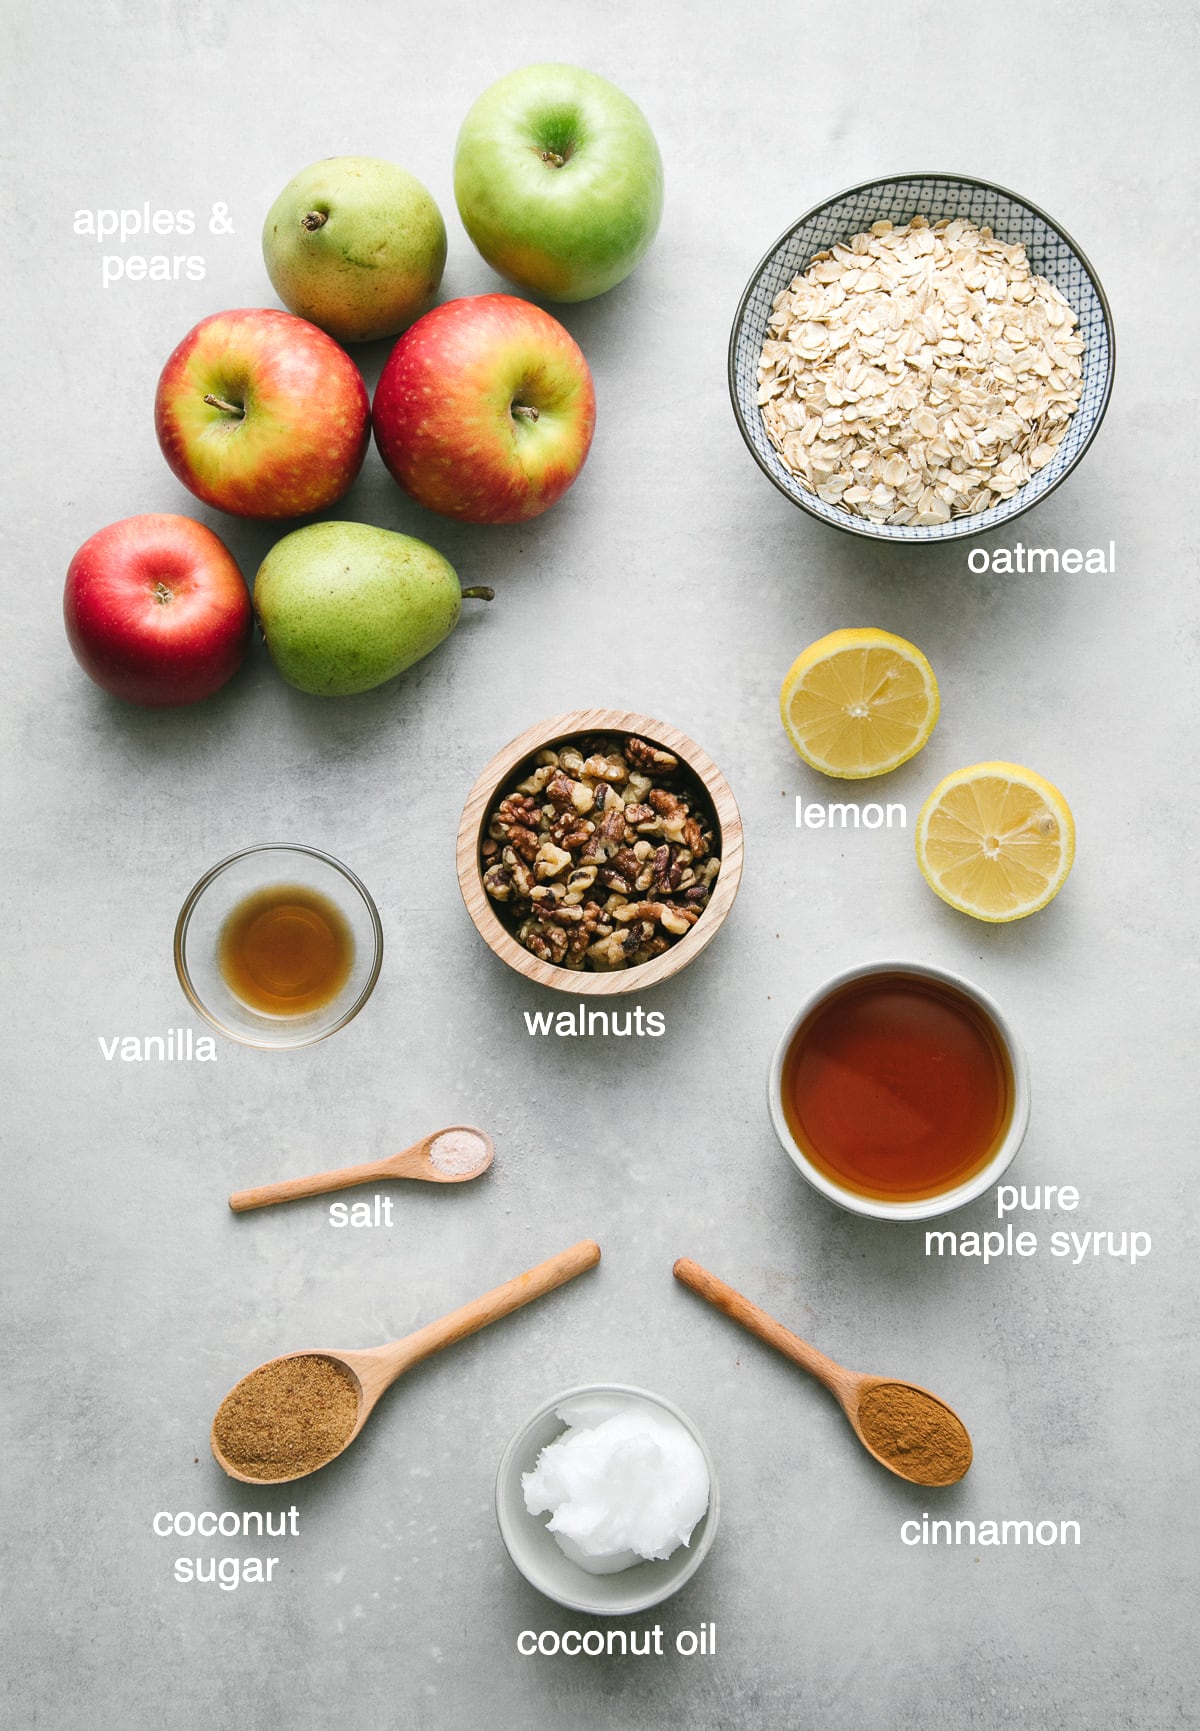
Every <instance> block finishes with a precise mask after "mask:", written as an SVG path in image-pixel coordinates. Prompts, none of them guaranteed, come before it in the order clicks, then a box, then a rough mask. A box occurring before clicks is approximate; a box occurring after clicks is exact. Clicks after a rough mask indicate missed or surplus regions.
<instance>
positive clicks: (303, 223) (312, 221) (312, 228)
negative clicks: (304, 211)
mask: <svg viewBox="0 0 1200 1731" xmlns="http://www.w3.org/2000/svg"><path fill="white" fill-rule="evenodd" d="M328 221H329V212H328V211H327V210H310V211H309V213H308V215H307V216H302V217H301V218H300V227H301V228H306V229H307V230H308V232H309V234H315V233H316V232H317V230H318V229H319V228H324V227H325V224H326V223H327V222H328Z"/></svg>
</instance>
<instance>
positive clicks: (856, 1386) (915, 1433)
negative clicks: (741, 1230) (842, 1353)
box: [674, 1256, 972, 1485]
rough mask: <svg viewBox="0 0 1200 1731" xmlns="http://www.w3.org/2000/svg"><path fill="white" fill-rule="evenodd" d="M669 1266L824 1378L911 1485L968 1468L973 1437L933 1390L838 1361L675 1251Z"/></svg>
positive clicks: (855, 1423)
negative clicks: (875, 1374) (847, 1365)
mask: <svg viewBox="0 0 1200 1731" xmlns="http://www.w3.org/2000/svg"><path fill="white" fill-rule="evenodd" d="M674 1273H675V1278H676V1280H679V1281H682V1283H683V1284H684V1286H690V1287H691V1289H692V1291H693V1292H697V1293H699V1295H700V1297H701V1298H704V1299H707V1300H708V1302H709V1304H712V1305H715V1307H716V1308H717V1309H718V1310H723V1311H724V1312H725V1315H726V1316H731V1317H732V1318H733V1320H734V1321H735V1322H740V1323H741V1325H742V1327H743V1328H748V1329H749V1330H750V1333H751V1334H756V1335H757V1336H758V1338H759V1339H760V1340H765V1341H766V1343H767V1345H768V1346H773V1347H774V1348H775V1350H776V1351H777V1352H781V1353H783V1355H784V1357H785V1358H790V1359H791V1360H792V1362H793V1364H798V1365H799V1366H800V1368H801V1370H806V1371H807V1372H808V1374H809V1375H810V1376H815V1377H816V1379H817V1381H818V1382H820V1383H823V1384H824V1385H825V1387H826V1388H827V1389H828V1390H829V1392H830V1394H831V1395H833V1397H834V1399H835V1400H836V1401H837V1403H838V1405H839V1406H840V1407H841V1409H842V1411H843V1412H844V1413H845V1415H846V1417H847V1418H848V1419H849V1420H850V1425H851V1428H852V1429H853V1431H854V1434H855V1436H856V1437H857V1438H858V1440H859V1442H860V1443H861V1444H862V1445H863V1447H864V1448H865V1449H866V1451H867V1453H868V1454H869V1455H873V1456H874V1457H875V1459H876V1460H877V1461H878V1462H879V1464H880V1466H884V1467H886V1468H887V1469H888V1471H889V1472H893V1473H895V1474H896V1476H897V1478H902V1479H907V1480H908V1481H909V1483H910V1484H914V1485H955V1484H957V1483H958V1481H959V1479H961V1478H962V1477H963V1476H964V1475H965V1473H966V1472H967V1469H968V1468H969V1467H970V1465H971V1458H972V1449H971V1438H970V1436H969V1435H968V1434H967V1427H966V1426H965V1425H964V1424H963V1422H962V1420H961V1419H960V1418H959V1416H958V1414H957V1413H956V1412H955V1411H954V1409H953V1407H949V1406H947V1405H946V1402H945V1401H944V1400H940V1399H939V1398H938V1396H937V1395H936V1394H931V1393H930V1392H929V1390H928V1389H927V1388H921V1387H919V1386H918V1384H917V1383H915V1382H900V1381H898V1380H897V1378H895V1377H893V1376H870V1375H868V1374H867V1373H866V1372H864V1371H858V1370H847V1369H846V1368H845V1366H844V1365H840V1364H835V1363H834V1361H833V1359H831V1358H826V1357H825V1354H824V1353H823V1352H818V1351H817V1349H816V1347H815V1346H810V1345H809V1344H808V1342H807V1341H806V1340H801V1339H800V1336H799V1335H798V1334H793V1333H792V1331H791V1329H790V1328H785V1327H784V1326H783V1324H782V1323H781V1322H776V1320H775V1318H774V1317H773V1316H768V1315H767V1312H766V1311H765V1310H760V1309H759V1307H758V1306H757V1304H752V1303H751V1302H750V1300H749V1299H748V1298H743V1296H742V1294H741V1293H740V1292H737V1291H735V1290H734V1288H733V1287H732V1286H727V1285H726V1284H725V1282H724V1281H723V1280H719V1279H718V1278H717V1276H716V1275H715V1274H710V1273H709V1272H708V1270H707V1268H701V1266H700V1264H699V1263H698V1262H693V1261H692V1259H691V1257H690V1256H681V1257H680V1258H679V1260H678V1262H677V1263H676V1264H675V1270H674Z"/></svg>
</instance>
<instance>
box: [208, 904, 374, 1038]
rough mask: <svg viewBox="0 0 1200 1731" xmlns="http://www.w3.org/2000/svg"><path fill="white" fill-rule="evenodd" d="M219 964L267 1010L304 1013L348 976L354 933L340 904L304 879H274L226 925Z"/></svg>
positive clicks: (246, 999) (247, 1000) (231, 983)
mask: <svg viewBox="0 0 1200 1731" xmlns="http://www.w3.org/2000/svg"><path fill="white" fill-rule="evenodd" d="M217 965H218V966H219V968H220V970H221V975H222V977H223V979H224V981H225V984H226V985H227V986H228V987H229V990H230V991H231V992H232V993H233V994H234V996H235V997H236V998H240V999H241V1001H242V1003H243V1004H245V1005H247V1007H248V1008H250V1009H252V1010H258V1011H260V1012H261V1013H262V1014H263V1015H267V1016H304V1015H307V1014H308V1013H309V1012H310V1011H311V1010H320V1009H323V1008H324V1007H325V1005H326V1004H330V1003H332V1002H333V1000H334V999H335V998H336V997H337V995H338V993H339V992H340V991H341V990H342V988H343V987H344V986H345V984H346V981H347V980H348V979H349V978H350V970H351V968H352V967H353V965H354V934H353V932H352V931H351V930H350V925H349V922H348V921H347V919H346V917H345V915H344V914H343V913H342V911H341V909H340V908H338V907H336V906H335V905H334V903H333V902H331V901H330V900H329V898H328V896H323V895H321V893H320V892H319V891H318V890H313V889H309V888H307V887H306V886H305V885H303V884H270V885H268V886H267V887H266V888H265V889H261V890H256V891H255V892H254V894H253V895H250V896H247V897H246V898H245V900H244V901H241V902H239V903H238V905H237V906H236V907H235V908H234V909H233V911H232V912H231V913H230V914H229V915H228V916H227V918H226V920H225V924H224V925H223V926H222V927H221V936H220V939H219V942H218V946H217Z"/></svg>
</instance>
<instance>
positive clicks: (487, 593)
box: [462, 583, 496, 601]
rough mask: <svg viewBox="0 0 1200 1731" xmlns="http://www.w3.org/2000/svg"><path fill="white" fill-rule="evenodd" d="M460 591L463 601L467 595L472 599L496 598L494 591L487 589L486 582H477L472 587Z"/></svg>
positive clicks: (485, 599)
mask: <svg viewBox="0 0 1200 1731" xmlns="http://www.w3.org/2000/svg"><path fill="white" fill-rule="evenodd" d="M462 593H463V600H464V601H465V600H466V599H467V598H468V597H470V599H471V600H472V601H494V600H495V599H496V591H495V590H494V589H489V588H488V586H487V584H486V583H479V584H477V585H476V586H475V588H474V589H464V590H463V592H462Z"/></svg>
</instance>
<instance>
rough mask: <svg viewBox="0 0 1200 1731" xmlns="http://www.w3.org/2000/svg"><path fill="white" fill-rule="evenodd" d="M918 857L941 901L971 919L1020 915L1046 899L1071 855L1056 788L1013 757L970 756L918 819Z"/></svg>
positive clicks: (1067, 813) (1071, 839)
mask: <svg viewBox="0 0 1200 1731" xmlns="http://www.w3.org/2000/svg"><path fill="white" fill-rule="evenodd" d="M916 843H917V863H918V864H919V865H920V867H921V871H922V873H923V874H924V877H925V881H926V883H927V884H928V885H929V887H930V889H931V890H933V891H934V892H935V893H936V894H937V895H939V896H941V898H942V900H943V901H944V902H949V904H950V906H951V907H952V908H957V909H958V910H959V912H960V913H964V914H971V915H972V916H973V917H974V918H975V919H977V920H989V921H991V922H992V923H993V924H996V925H999V924H1003V923H1004V922H1006V921H1008V920H1022V919H1024V918H1025V916H1026V914H1033V913H1036V912H1037V910H1038V909H1039V908H1044V907H1045V906H1046V903H1047V902H1049V901H1052V900H1053V899H1054V897H1055V896H1056V895H1057V894H1058V892H1059V890H1060V889H1061V888H1062V886H1063V884H1064V883H1065V882H1066V878H1067V873H1068V872H1069V871H1070V869H1071V862H1072V861H1073V860H1074V858H1075V820H1074V819H1073V818H1072V816H1071V808H1070V806H1069V805H1068V804H1067V802H1066V800H1065V799H1064V798H1063V796H1062V794H1061V793H1060V792H1059V791H1058V789H1057V788H1056V787H1055V786H1054V785H1053V783H1051V782H1048V781H1046V780H1045V779H1044V777H1042V776H1040V775H1037V774H1035V772H1034V771H1033V770H1032V769H1024V768H1023V767H1022V766H1021V765H1020V764H1019V763H974V764H972V765H971V766H970V767H969V768H968V769H957V770H955V772H954V774H953V775H948V776H947V777H946V778H945V780H944V781H939V783H938V785H937V786H936V787H935V788H934V790H933V792H932V793H931V794H930V796H929V798H928V799H927V800H926V801H925V804H924V805H923V806H922V807H921V811H920V815H919V816H918V818H917V833H916Z"/></svg>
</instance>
